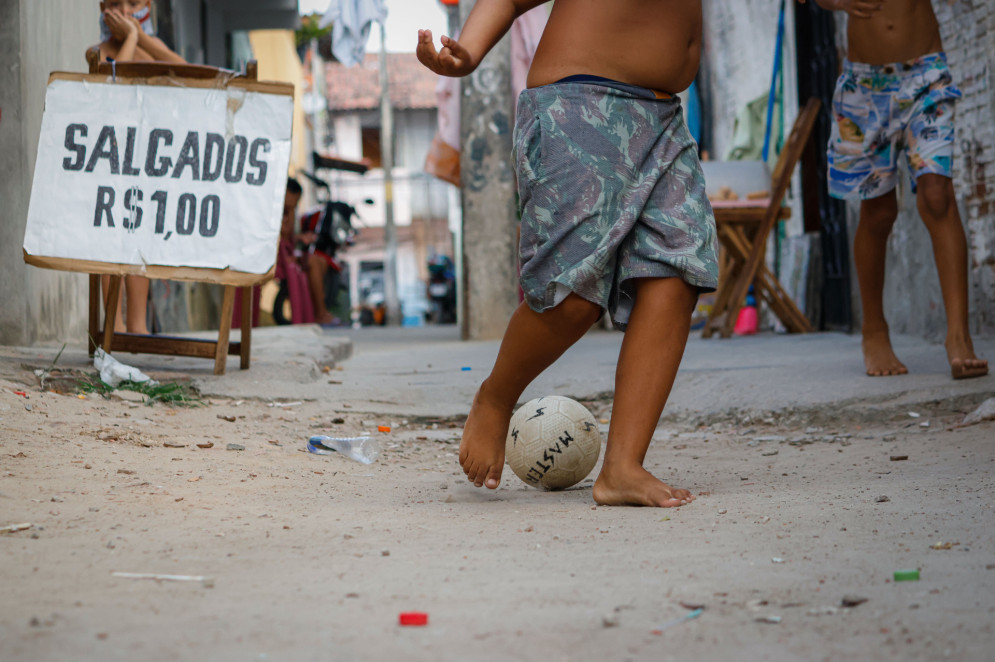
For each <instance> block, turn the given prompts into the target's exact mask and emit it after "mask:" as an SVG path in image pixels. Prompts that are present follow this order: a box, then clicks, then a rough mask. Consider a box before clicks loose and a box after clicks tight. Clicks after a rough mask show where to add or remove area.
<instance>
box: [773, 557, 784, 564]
mask: <svg viewBox="0 0 995 662" xmlns="http://www.w3.org/2000/svg"><path fill="white" fill-rule="evenodd" d="M770 562H771V563H784V559H782V558H780V557H777V556H775V557H774V558H772V559H771V560H770Z"/></svg>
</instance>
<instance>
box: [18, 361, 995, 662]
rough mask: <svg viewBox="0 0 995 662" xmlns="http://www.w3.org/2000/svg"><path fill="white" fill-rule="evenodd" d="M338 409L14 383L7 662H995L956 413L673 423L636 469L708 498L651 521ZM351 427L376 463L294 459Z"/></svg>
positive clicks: (990, 564)
mask: <svg viewBox="0 0 995 662" xmlns="http://www.w3.org/2000/svg"><path fill="white" fill-rule="evenodd" d="M348 369H349V368H348V361H347V362H346V363H345V370H346V371H347V370H348ZM334 375H335V373H334V372H333V373H332V376H333V377H334ZM18 392H21V393H23V394H24V395H21V394H19V393H18ZM126 395H127V394H126ZM348 404H349V403H348V402H345V401H338V402H336V403H333V404H331V405H330V404H329V403H328V402H317V401H311V402H304V403H300V404H293V405H290V406H278V405H276V406H275V403H273V402H262V401H259V400H243V401H238V400H229V399H222V398H210V399H209V402H208V403H207V405H206V406H203V407H198V408H193V409H186V408H173V407H170V406H166V405H162V404H156V405H154V406H147V405H145V404H142V403H140V402H132V401H128V400H121V399H118V398H112V399H110V400H107V399H104V398H102V397H100V396H98V395H95V394H90V395H88V396H86V397H85V399H83V398H80V397H78V396H77V395H76V394H74V393H66V394H61V395H60V394H54V393H44V392H41V391H40V390H39V388H38V380H37V378H36V377H35V375H34V374H32V373H31V372H30V371H29V370H20V371H19V372H13V373H11V372H10V371H8V372H7V373H6V374H5V375H4V378H2V379H0V429H2V435H0V527H4V526H9V525H15V524H22V523H23V524H30V527H29V528H24V529H23V530H19V531H14V532H9V533H3V534H0V558H2V559H3V560H2V563H0V585H2V586H3V587H4V598H3V600H2V602H0V660H4V661H5V662H19V661H31V662H38V661H45V660H68V659H72V660H102V661H103V660H129V661H130V660H136V659H148V660H215V661H225V660H240V661H245V660H390V659H397V660H425V661H430V660H431V661H436V660H467V661H472V660H507V659H517V660H537V661H538V660H543V661H546V660H553V661H560V660H678V659H680V660H693V659H698V660H720V659H727V660H731V659H738V660H761V659H763V660H790V659H804V660H840V659H857V660H924V661H925V660H929V661H933V660H936V659H951V660H992V659H995V653H993V651H995V625H993V624H995V539H993V538H995V526H993V525H995V514H993V503H995V499H993V497H995V482H993V473H995V471H993V470H995V443H993V439H995V423H993V422H986V423H981V424H977V425H971V426H966V427H959V426H958V424H959V423H960V422H961V421H962V420H963V418H964V415H965V413H967V411H969V410H970V409H962V410H959V411H956V410H951V409H940V408H933V409H931V408H917V409H916V410H915V411H893V412H890V413H889V414H888V415H887V416H883V417H881V420H878V421H875V422H872V423H870V424H868V423H866V422H860V421H857V420H852V419H850V420H847V418H845V417H840V420H836V421H834V422H832V423H831V424H828V425H827V424H826V423H825V420H826V419H827V417H828V419H830V420H831V419H832V415H831V412H828V413H826V414H825V415H824V416H822V417H821V419H822V420H820V421H819V424H818V425H815V424H813V425H808V424H806V422H805V421H804V420H803V419H800V418H798V417H797V416H795V417H793V418H791V419H790V420H788V419H776V418H770V419H767V420H724V421H721V422H718V421H717V422H715V423H713V424H711V425H707V426H696V427H690V426H687V425H683V426H682V425H679V424H676V423H666V422H665V423H664V424H663V425H661V427H660V428H659V429H658V430H657V435H656V437H655V440H654V443H653V445H652V446H651V448H650V451H649V455H648V458H647V466H648V467H649V468H650V469H651V470H652V471H654V473H656V474H657V475H659V476H661V477H662V478H664V479H665V480H668V481H670V482H672V483H673V484H676V485H680V486H682V487H687V488H689V489H691V490H692V491H693V492H695V493H696V494H697V495H698V499H697V501H695V502H694V503H693V504H691V505H689V506H686V507H683V508H679V509H667V510H655V509H626V508H605V507H595V505H594V503H593V501H592V500H591V489H590V487H591V480H590V479H589V480H587V481H585V482H584V483H582V484H581V485H580V486H578V487H576V488H574V489H570V490H567V491H563V492H555V493H554V492H539V491H537V490H535V489H532V488H529V487H526V486H525V485H524V484H523V483H521V482H520V481H519V480H518V479H517V478H516V477H515V476H514V474H513V473H512V472H511V471H510V470H506V471H505V476H504V482H503V484H502V486H501V488H500V489H499V490H497V491H495V492H486V491H483V490H477V489H474V488H472V487H471V486H469V485H467V484H466V483H465V482H464V480H463V479H462V474H461V473H460V472H459V471H458V466H457V463H456V455H457V450H458V444H459V437H460V425H461V423H462V421H461V419H459V418H458V417H457V418H449V419H441V420H435V421H432V420H427V419H419V420H414V419H410V420H404V419H398V418H397V417H394V416H388V415H383V416H377V415H371V414H369V413H363V414H359V413H354V412H352V411H351V409H350V407H348V406H347V405H348ZM586 404H588V405H589V407H590V408H591V409H592V410H593V411H594V412H595V414H596V416H598V417H599V418H609V417H610V415H611V412H610V408H609V404H608V403H606V402H587V403H586ZM913 414H915V415H913ZM378 425H385V426H390V428H391V429H390V431H389V432H381V431H377V427H376V426H378ZM364 432H365V433H368V434H371V435H373V436H375V437H376V438H377V439H378V440H379V441H380V443H381V444H382V447H383V453H382V456H381V457H380V459H379V460H378V461H377V462H376V463H374V464H372V465H369V466H364V465H360V464H358V463H355V462H352V461H350V460H348V459H346V458H344V457H341V456H337V455H333V456H318V455H312V454H309V453H307V452H306V451H305V450H304V447H305V441H306V439H307V438H308V436H310V435H312V434H329V435H332V436H351V435H355V434H358V433H364ZM212 444H213V446H211V447H209V448H206V447H205V448H202V447H201V446H208V445H212ZM229 444H237V445H238V446H237V447H244V450H229ZM592 478H593V475H592ZM906 569H918V570H919V572H920V579H919V580H918V581H902V582H895V581H894V579H893V577H894V573H895V571H900V570H906ZM114 573H154V574H164V575H175V576H185V578H184V579H165V580H155V579H144V578H132V577H127V576H117V575H115V574H114ZM697 608H702V609H703V611H702V612H701V613H700V615H699V616H697V617H696V618H688V619H682V617H684V616H687V615H688V614H691V613H693V610H695V609H697ZM410 611H417V612H425V613H427V614H428V615H429V622H428V625H427V626H426V627H401V626H399V625H398V616H399V614H400V613H402V612H410Z"/></svg>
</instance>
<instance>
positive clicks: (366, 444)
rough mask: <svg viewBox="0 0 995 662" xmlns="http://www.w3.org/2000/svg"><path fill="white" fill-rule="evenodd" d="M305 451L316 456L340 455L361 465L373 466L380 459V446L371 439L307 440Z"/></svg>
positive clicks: (331, 438)
mask: <svg viewBox="0 0 995 662" xmlns="http://www.w3.org/2000/svg"><path fill="white" fill-rule="evenodd" d="M307 450H308V452H309V453H315V454H317V455H331V454H332V453H341V454H342V455H345V456H346V457H348V458H349V459H351V460H355V461H356V462H359V463H361V464H373V463H374V462H376V460H377V458H378V457H380V444H379V443H378V442H377V440H376V439H374V438H373V437H326V436H324V435H317V436H314V437H311V438H310V439H308V442H307Z"/></svg>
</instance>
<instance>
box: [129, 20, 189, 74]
mask: <svg viewBox="0 0 995 662" xmlns="http://www.w3.org/2000/svg"><path fill="white" fill-rule="evenodd" d="M132 20H134V19H132ZM138 47H139V48H141V49H142V50H143V51H145V52H146V53H148V54H149V57H151V58H152V59H153V60H157V61H159V62H176V63H177V64H186V63H187V61H186V60H184V59H183V58H182V57H180V56H179V55H177V54H176V53H175V52H173V50H172V49H171V48H170V47H169V46H167V45H166V44H165V43H164V42H163V41H162V39H159V37H153V36H152V35H150V34H145V32H144V31H142V30H139V31H138Z"/></svg>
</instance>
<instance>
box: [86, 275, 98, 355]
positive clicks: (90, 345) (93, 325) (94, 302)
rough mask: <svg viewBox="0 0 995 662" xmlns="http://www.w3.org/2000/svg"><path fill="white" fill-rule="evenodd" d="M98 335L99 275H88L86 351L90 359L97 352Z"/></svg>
mask: <svg viewBox="0 0 995 662" xmlns="http://www.w3.org/2000/svg"><path fill="white" fill-rule="evenodd" d="M98 333H100V274H90V323H89V324H88V325H87V339H86V349H87V353H88V354H89V355H90V356H91V357H92V356H93V354H94V353H95V352H96V351H97V334H98Z"/></svg>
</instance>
